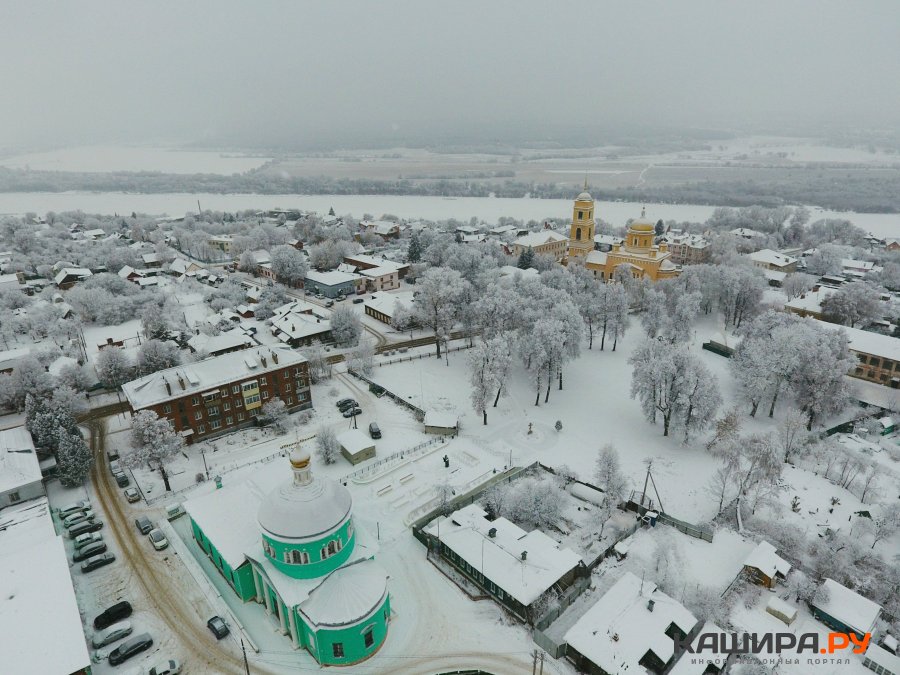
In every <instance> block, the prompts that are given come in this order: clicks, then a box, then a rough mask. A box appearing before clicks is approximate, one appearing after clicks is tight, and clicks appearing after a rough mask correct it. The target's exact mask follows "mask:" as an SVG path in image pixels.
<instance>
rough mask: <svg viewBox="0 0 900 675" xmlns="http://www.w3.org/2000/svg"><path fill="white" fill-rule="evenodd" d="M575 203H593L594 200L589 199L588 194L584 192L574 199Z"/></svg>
mask: <svg viewBox="0 0 900 675" xmlns="http://www.w3.org/2000/svg"><path fill="white" fill-rule="evenodd" d="M575 201H576V202H592V201H594V198H593V197H591V195H590V193H589V192H587V191H585V192H582V193H581V194H580V195H578V196H577V197H575Z"/></svg>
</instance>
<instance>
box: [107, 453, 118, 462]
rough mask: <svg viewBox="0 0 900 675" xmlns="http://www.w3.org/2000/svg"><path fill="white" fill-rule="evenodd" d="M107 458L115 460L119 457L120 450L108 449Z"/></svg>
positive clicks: (111, 460)
mask: <svg viewBox="0 0 900 675" xmlns="http://www.w3.org/2000/svg"><path fill="white" fill-rule="evenodd" d="M106 459H107V460H109V461H110V462H114V461H115V460H117V459H119V451H118V450H107V451H106Z"/></svg>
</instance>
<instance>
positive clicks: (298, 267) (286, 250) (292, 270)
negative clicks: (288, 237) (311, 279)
mask: <svg viewBox="0 0 900 675" xmlns="http://www.w3.org/2000/svg"><path fill="white" fill-rule="evenodd" d="M271 258H272V271H273V272H274V273H275V276H276V277H277V278H278V280H279V281H281V282H282V283H285V284H288V285H289V286H296V285H297V284H298V283H299V282H301V281H303V280H304V279H305V278H306V272H307V270H308V267H307V264H306V256H305V255H303V254H302V253H300V251H298V250H297V249H295V248H294V247H293V246H288V245H286V244H283V245H281V246H275V247H274V248H273V249H272V253H271Z"/></svg>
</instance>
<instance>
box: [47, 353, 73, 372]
mask: <svg viewBox="0 0 900 675" xmlns="http://www.w3.org/2000/svg"><path fill="white" fill-rule="evenodd" d="M68 366H75V367H77V366H78V361H76V360H75V359H73V358H72V357H71V356H60V357H59V358H57V359H56V360H55V361H53V363H51V364H50V365H49V366H47V372H48V373H50V374H51V375H53V376H54V377H59V374H60V373H61V372H62V371H63V368H66V367H68Z"/></svg>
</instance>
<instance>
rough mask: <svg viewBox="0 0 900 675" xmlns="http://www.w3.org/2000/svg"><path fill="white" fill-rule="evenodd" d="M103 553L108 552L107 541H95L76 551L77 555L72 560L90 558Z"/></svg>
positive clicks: (78, 560)
mask: <svg viewBox="0 0 900 675" xmlns="http://www.w3.org/2000/svg"><path fill="white" fill-rule="evenodd" d="M101 553H106V542H105V541H95V542H94V543H93V544H89V545H87V546H85V547H84V548H82V549H79V550H77V551H75V555H73V556H72V562H81V561H82V560H87V559H88V558H92V557H93V556H95V555H100V554H101Z"/></svg>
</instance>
